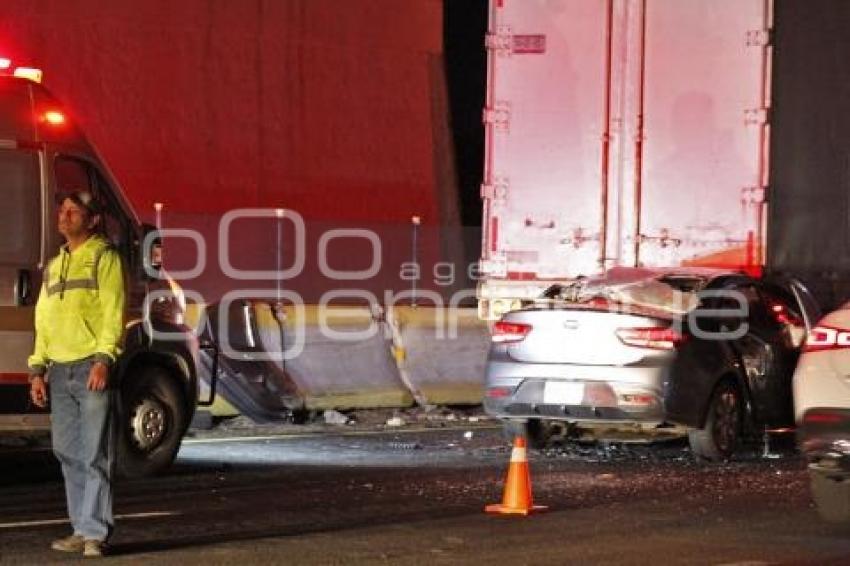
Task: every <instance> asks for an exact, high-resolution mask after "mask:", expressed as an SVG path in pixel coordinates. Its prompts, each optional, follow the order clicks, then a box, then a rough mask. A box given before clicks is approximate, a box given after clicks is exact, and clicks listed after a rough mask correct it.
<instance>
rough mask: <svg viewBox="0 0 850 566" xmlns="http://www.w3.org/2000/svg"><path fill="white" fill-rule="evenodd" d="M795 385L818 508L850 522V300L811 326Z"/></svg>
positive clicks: (804, 449)
mask: <svg viewBox="0 0 850 566" xmlns="http://www.w3.org/2000/svg"><path fill="white" fill-rule="evenodd" d="M793 390H794V413H795V416H796V420H797V425H798V429H797V438H798V443H799V445H800V450H801V451H802V452H803V454H804V455H805V456H806V458H807V459H808V461H809V475H810V478H811V487H812V496H813V498H814V500H815V503H816V504H817V507H818V511H819V513H820V515H821V517H822V518H824V519H825V520H828V521H837V522H850V303H846V304H845V305H844V306H842V307H841V308H840V309H838V310H836V311H833V312H831V313H829V314H828V315H826V316H825V317H824V318H823V319H821V320H820V322H818V323H817V324H816V325H815V326H814V327H813V328H811V329H810V330H809V333H808V336H807V337H806V344H805V346H804V348H803V353H802V355H801V356H800V360H799V362H798V364H797V369H796V371H795V372H794V379H793Z"/></svg>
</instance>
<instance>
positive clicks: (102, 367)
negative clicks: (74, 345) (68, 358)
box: [86, 362, 109, 391]
mask: <svg viewBox="0 0 850 566" xmlns="http://www.w3.org/2000/svg"><path fill="white" fill-rule="evenodd" d="M108 382H109V368H108V367H107V366H106V364H105V363H103V362H95V363H93V364H92V366H91V369H90V370H89V380H88V383H87V384H86V385H87V387H88V389H89V391H103V390H104V389H106V384H107V383H108Z"/></svg>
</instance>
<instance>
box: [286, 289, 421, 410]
mask: <svg viewBox="0 0 850 566" xmlns="http://www.w3.org/2000/svg"><path fill="white" fill-rule="evenodd" d="M284 313H285V319H286V322H285V331H284V337H285V338H284V341H285V343H286V353H287V357H289V356H290V354H297V355H292V357H291V359H286V360H285V361H284V365H285V369H286V372H287V374H288V375H290V376H291V377H292V379H293V380H294V381H295V382H296V383H297V384H298V386H299V388H301V389H302V391H304V392H305V405H306V407H307V408H310V409H329V408H335V409H346V408H371V407H408V406H410V405H412V404H413V396H412V395H411V393H410V391H409V390H408V388H407V387H406V386H405V385H404V383H403V382H402V381H401V377H400V375H399V371H398V367H397V366H396V364H395V361H394V360H393V357H392V342H391V339H390V337H389V335H390V333H389V332H388V329H387V328H386V323H385V322H384V321H383V320H382V317H381V316H380V315H379V313H375V312H373V310H372V309H370V308H368V307H342V306H339V307H337V306H326V307H319V306H314V305H309V306H303V307H291V306H287V307H285V308H284Z"/></svg>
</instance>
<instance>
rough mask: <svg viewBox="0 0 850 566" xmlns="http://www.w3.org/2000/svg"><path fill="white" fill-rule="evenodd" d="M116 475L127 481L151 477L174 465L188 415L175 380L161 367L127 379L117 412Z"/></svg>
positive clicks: (146, 368) (148, 367)
mask: <svg viewBox="0 0 850 566" xmlns="http://www.w3.org/2000/svg"><path fill="white" fill-rule="evenodd" d="M118 415H119V422H118V456H117V458H118V462H117V463H118V471H119V473H120V474H121V475H122V476H124V477H128V478H135V477H145V476H151V475H154V474H156V473H158V472H160V471H162V470H164V469H165V468H167V467H168V466H170V465H171V463H172V462H173V461H174V457H175V456H176V455H177V450H178V449H179V448H180V440H181V439H182V438H183V433H184V432H185V431H186V427H187V426H188V419H189V411H188V409H187V407H186V402H185V399H184V396H183V394H182V392H181V391H180V389H179V387H178V386H177V383H175V380H174V378H173V377H172V376H171V375H170V374H169V373H168V372H167V371H166V370H165V369H164V368H162V367H159V366H145V367H141V368H139V369H137V370H135V371H133V372H131V373H130V374H128V375H127V377H126V379H125V380H124V387H123V388H122V391H121V403H120V409H119V411H118Z"/></svg>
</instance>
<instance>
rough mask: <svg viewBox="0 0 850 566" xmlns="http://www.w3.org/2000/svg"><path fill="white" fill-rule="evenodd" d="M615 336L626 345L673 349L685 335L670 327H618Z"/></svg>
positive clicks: (683, 339) (682, 340)
mask: <svg viewBox="0 0 850 566" xmlns="http://www.w3.org/2000/svg"><path fill="white" fill-rule="evenodd" d="M617 338H619V339H620V341H621V342H622V343H623V344H625V345H627V346H636V347H638V348H652V349H654V350H673V349H674V348H676V347H677V346H678V345H679V344H681V343H682V342H684V341H685V336H684V335H683V334H682V333H681V332H677V331H675V330H673V329H672V328H620V329H618V330H617Z"/></svg>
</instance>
